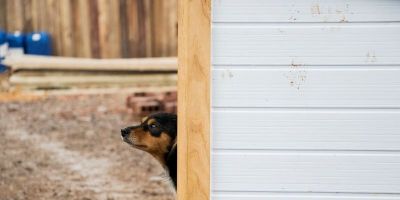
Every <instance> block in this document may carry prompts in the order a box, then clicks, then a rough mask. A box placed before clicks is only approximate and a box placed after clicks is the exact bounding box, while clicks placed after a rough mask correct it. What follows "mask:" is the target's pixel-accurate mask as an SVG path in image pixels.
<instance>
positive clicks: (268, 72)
mask: <svg viewBox="0 0 400 200" xmlns="http://www.w3.org/2000/svg"><path fill="white" fill-rule="evenodd" d="M212 73H213V74H212V77H213V78H212V79H213V80H212V81H213V82H212V84H213V94H212V102H213V106H214V107H357V108H360V107H370V108H378V107H382V108H400V79H399V77H400V68H388V69H386V68H375V69H371V68H370V69H357V68H351V69H334V68H331V69H323V68H312V69H308V68H307V67H302V66H288V67H281V68H279V69H257V68H250V67H248V68H243V69H214V70H213V72H212Z"/></svg>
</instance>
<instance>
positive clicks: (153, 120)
mask: <svg viewBox="0 0 400 200" xmlns="http://www.w3.org/2000/svg"><path fill="white" fill-rule="evenodd" d="M154 122H156V120H155V119H149V121H147V125H151V124H153V123H154Z"/></svg>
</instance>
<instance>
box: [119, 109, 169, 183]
mask: <svg viewBox="0 0 400 200" xmlns="http://www.w3.org/2000/svg"><path fill="white" fill-rule="evenodd" d="M176 133H177V118H176V115H175V114H170V113H157V114H153V115H150V116H148V117H145V118H144V119H143V120H142V123H141V124H140V125H137V126H129V127H126V128H124V129H122V130H121V135H122V140H123V141H124V142H126V143H128V144H130V145H131V146H132V147H134V148H136V149H140V150H143V151H145V152H147V153H150V154H151V155H152V156H153V157H154V158H155V159H157V160H158V162H159V163H160V164H161V165H162V166H163V167H164V169H165V170H166V172H167V173H168V174H169V176H170V178H171V181H172V183H173V185H174V187H175V189H176V173H177V171H176V170H177V167H176V166H177V145H176Z"/></svg>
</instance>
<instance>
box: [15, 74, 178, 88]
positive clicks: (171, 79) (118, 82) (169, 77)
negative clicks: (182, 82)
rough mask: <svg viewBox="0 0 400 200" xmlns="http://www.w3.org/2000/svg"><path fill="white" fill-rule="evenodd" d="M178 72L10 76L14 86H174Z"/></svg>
mask: <svg viewBox="0 0 400 200" xmlns="http://www.w3.org/2000/svg"><path fill="white" fill-rule="evenodd" d="M176 81H177V76H176V74H132V75H85V74H83V75H77V74H76V75H72V76H68V75H65V74H62V75H58V76H57V75H50V76H42V75H40V74H39V75H38V76H24V75H22V76H20V75H19V74H18V73H17V74H13V75H12V76H11V77H10V84H11V86H13V87H28V88H32V87H33V88H54V87H60V88H65V87H74V86H82V87H84V86H87V87H88V86H92V87H102V86H135V87H148V86H174V85H176Z"/></svg>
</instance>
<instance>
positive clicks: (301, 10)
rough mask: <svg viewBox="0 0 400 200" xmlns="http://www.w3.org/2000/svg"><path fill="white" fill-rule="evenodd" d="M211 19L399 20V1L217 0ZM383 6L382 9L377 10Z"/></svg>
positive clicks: (254, 20) (274, 20) (267, 20)
mask: <svg viewBox="0 0 400 200" xmlns="http://www.w3.org/2000/svg"><path fill="white" fill-rule="evenodd" d="M213 6H214V8H215V9H214V11H218V12H213V22H218V23H220V22H284V23H287V22H366V21H367V22H398V21H399V20H400V12H399V10H400V2H399V1H393V0H380V1H376V0H356V1H348V0H319V1H274V0H264V1H259V0H248V1H242V0H219V1H213ZM380 10H384V12H377V11H380Z"/></svg>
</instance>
